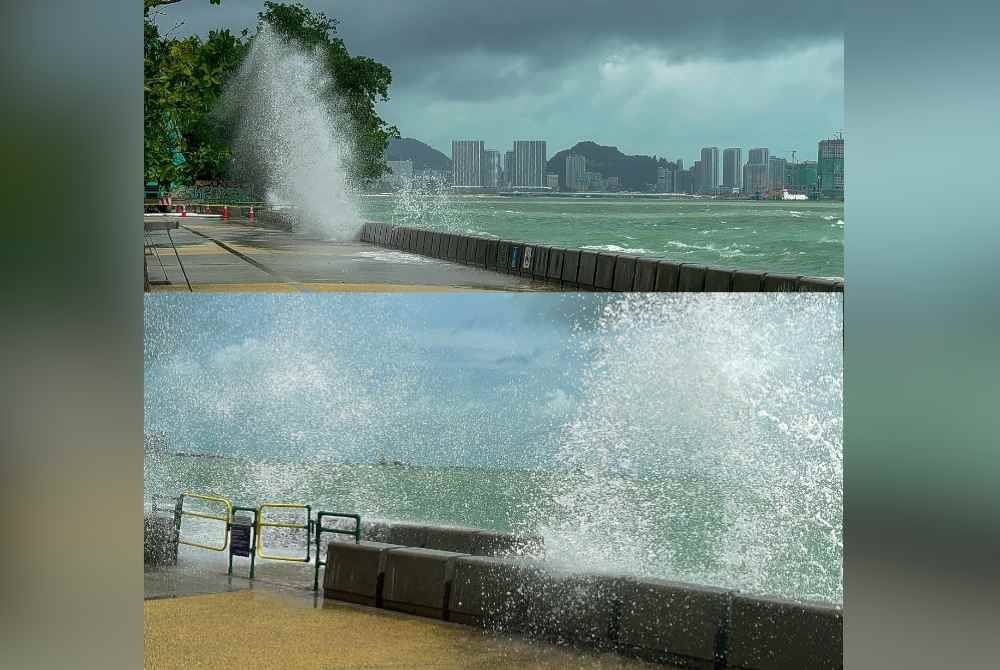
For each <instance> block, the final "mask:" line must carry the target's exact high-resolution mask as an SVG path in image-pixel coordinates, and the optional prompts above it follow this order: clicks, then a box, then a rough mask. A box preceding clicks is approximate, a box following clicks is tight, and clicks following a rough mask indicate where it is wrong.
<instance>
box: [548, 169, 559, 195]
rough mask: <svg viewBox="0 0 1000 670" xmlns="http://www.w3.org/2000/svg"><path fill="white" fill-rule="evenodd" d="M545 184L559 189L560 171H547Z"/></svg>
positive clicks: (556, 189) (553, 188)
mask: <svg viewBox="0 0 1000 670" xmlns="http://www.w3.org/2000/svg"><path fill="white" fill-rule="evenodd" d="M545 185H546V186H547V187H549V188H551V189H552V190H553V191H558V190H559V173H558V172H547V173H546V174H545Z"/></svg>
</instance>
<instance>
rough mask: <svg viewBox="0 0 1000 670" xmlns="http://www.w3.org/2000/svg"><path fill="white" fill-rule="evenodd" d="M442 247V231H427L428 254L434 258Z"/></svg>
mask: <svg viewBox="0 0 1000 670" xmlns="http://www.w3.org/2000/svg"><path fill="white" fill-rule="evenodd" d="M440 249H441V233H439V232H438V231H436V230H430V231H428V232H427V255H428V256H430V257H432V258H437V255H438V252H439V251H440Z"/></svg>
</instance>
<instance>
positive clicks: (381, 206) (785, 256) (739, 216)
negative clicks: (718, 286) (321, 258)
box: [359, 193, 844, 278]
mask: <svg viewBox="0 0 1000 670" xmlns="http://www.w3.org/2000/svg"><path fill="white" fill-rule="evenodd" d="M359 200H360V204H359V208H360V210H361V214H362V216H363V217H364V218H366V219H368V220H371V221H379V222H383V223H396V224H400V225H417V226H423V227H430V228H437V229H449V230H457V231H463V232H469V233H476V234H485V235H492V236H496V237H499V238H503V239H510V240H517V241H525V242H538V243H542V244H550V245H554V246H565V247H575V248H584V249H600V250H609V251H618V252H622V253H630V254H638V255H644V256H653V257H657V258H667V259H674V260H678V261H683V262H690V263H695V262H697V263H706V264H710V265H721V266H725V267H735V268H741V269H752V270H764V271H769V272H781V273H790V274H801V275H809V276H816V277H840V278H842V277H843V275H844V203H843V202H835V201H796V200H788V201H752V200H716V199H710V198H626V197H615V198H607V197H603V198H596V197H595V198H582V197H556V196H546V197H538V196H534V197H532V196H518V197H512V196H485V195H484V196H451V195H446V194H430V195H428V194H413V193H401V194H396V195H381V196H365V197H362V198H360V199H359Z"/></svg>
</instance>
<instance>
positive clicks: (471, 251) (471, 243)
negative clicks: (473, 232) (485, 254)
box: [462, 236, 479, 265]
mask: <svg viewBox="0 0 1000 670" xmlns="http://www.w3.org/2000/svg"><path fill="white" fill-rule="evenodd" d="M478 241H479V240H478V239H477V238H475V237H472V236H468V237H466V238H465V254H464V255H463V256H462V258H463V262H464V263H465V264H466V265H477V263H476V242H478Z"/></svg>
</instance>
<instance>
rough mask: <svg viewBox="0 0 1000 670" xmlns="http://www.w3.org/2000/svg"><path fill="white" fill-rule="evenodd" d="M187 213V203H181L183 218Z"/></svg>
mask: <svg viewBox="0 0 1000 670" xmlns="http://www.w3.org/2000/svg"><path fill="white" fill-rule="evenodd" d="M187 215H188V208H187V205H181V218H182V219H183V218H184V217H185V216H187Z"/></svg>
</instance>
